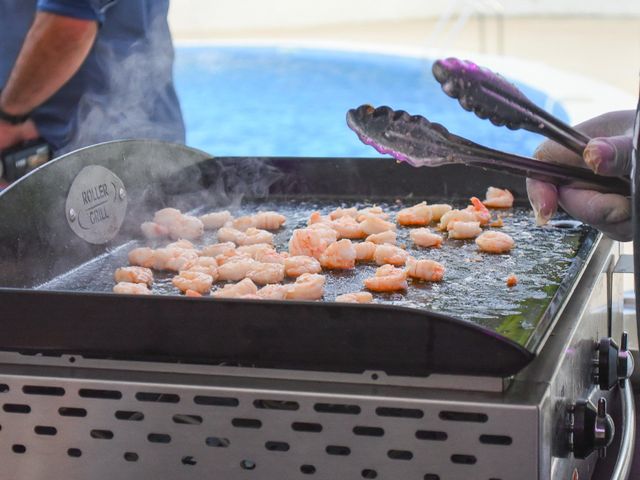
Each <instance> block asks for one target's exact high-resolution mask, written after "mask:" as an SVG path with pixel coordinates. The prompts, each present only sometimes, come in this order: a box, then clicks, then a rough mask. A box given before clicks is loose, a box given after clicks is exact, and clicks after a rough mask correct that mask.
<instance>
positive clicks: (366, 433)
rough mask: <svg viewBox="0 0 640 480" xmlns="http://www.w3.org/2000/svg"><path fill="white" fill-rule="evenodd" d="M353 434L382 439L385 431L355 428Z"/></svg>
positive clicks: (373, 428)
mask: <svg viewBox="0 0 640 480" xmlns="http://www.w3.org/2000/svg"><path fill="white" fill-rule="evenodd" d="M353 433H354V434H356V435H361V436H365V437H382V436H383V435H384V430H383V429H382V428H380V427H353Z"/></svg>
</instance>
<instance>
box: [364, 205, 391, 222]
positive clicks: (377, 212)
mask: <svg viewBox="0 0 640 480" xmlns="http://www.w3.org/2000/svg"><path fill="white" fill-rule="evenodd" d="M371 217H374V218H381V219H382V220H386V219H387V218H389V214H388V213H386V212H384V211H383V210H382V208H380V207H375V206H374V207H369V208H363V209H362V210H358V216H357V217H356V220H358V221H359V222H363V221H365V220H366V219H367V218H371Z"/></svg>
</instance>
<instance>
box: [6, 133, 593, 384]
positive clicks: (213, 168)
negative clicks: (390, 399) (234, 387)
mask: <svg viewBox="0 0 640 480" xmlns="http://www.w3.org/2000/svg"><path fill="white" fill-rule="evenodd" d="M87 165H100V166H103V167H105V168H107V169H109V170H110V171H111V172H113V173H115V174H116V175H117V176H118V177H119V178H120V179H121V180H122V182H123V184H124V186H125V187H126V196H127V198H128V202H129V206H128V210H127V213H126V217H125V218H124V223H123V224H122V227H121V228H120V230H119V232H118V234H117V235H116V236H115V237H114V238H113V239H112V240H110V241H109V242H107V243H106V244H103V245H95V244H89V243H87V242H86V241H85V240H83V239H81V238H79V237H78V236H76V235H75V233H74V232H73V231H72V230H71V228H70V223H69V219H68V216H69V212H68V210H67V207H65V201H66V199H67V195H68V193H69V188H70V185H71V183H72V182H73V180H74V178H75V177H76V175H78V173H79V172H80V171H82V169H83V168H84V167H86V166H87ZM490 185H496V186H501V187H505V188H509V189H510V190H512V191H513V192H514V193H515V196H516V198H520V199H523V198H525V193H524V183H523V182H522V180H521V179H520V178H516V177H513V176H510V175H506V174H505V175H502V174H500V173H496V172H487V171H483V170H481V169H475V168H469V167H463V166H450V167H442V168H438V169H414V168H411V167H408V166H405V165H396V164H395V163H394V162H392V161H389V160H387V159H328V158H324V159H314V158H216V159H209V158H207V156H206V155H205V154H203V153H202V152H197V151H194V150H191V149H187V148H185V147H181V146H177V145H170V144H165V143H162V142H151V141H124V142H111V143H107V144H102V145H97V146H94V147H89V148H87V149H84V150H80V151H78V152H74V153H73V154H70V155H67V156H65V157H62V158H60V159H58V160H57V161H54V162H51V163H49V164H48V165H46V166H45V167H43V168H41V169H39V170H36V171H35V172H33V173H32V174H31V175H29V176H28V177H25V178H24V179H23V180H21V181H20V182H18V183H17V184H15V185H14V186H12V187H10V188H9V189H8V190H6V191H5V192H4V193H3V194H2V195H0V263H1V265H0V266H1V268H0V295H1V296H2V302H3V305H4V308H5V312H6V313H7V315H6V316H5V317H4V319H3V321H2V322H0V339H2V340H0V349H4V350H14V351H15V350H17V351H21V352H27V353H47V354H62V353H70V354H79V355H85V356H93V357H109V358H126V359H145V360H163V361H181V362H203V363H214V364H234V365H242V366H254V367H264V368H281V369H295V370H320V371H337V372H362V371H366V370H380V371H384V372H386V373H387V374H389V375H401V376H416V375H417V376H424V375H429V374H431V373H451V374H465V375H484V376H503V377H504V376H508V375H512V374H514V373H516V372H517V371H519V370H520V369H522V368H523V367H524V366H525V365H526V364H528V363H529V362H530V361H531V359H532V358H533V356H534V354H533V353H532V352H535V351H537V350H538V349H539V348H540V346H541V342H542V340H543V338H544V336H545V333H546V332H547V330H548V328H549V327H550V326H551V325H552V324H553V323H554V321H555V319H556V318H557V316H558V314H559V312H560V311H561V309H562V306H563V304H564V302H565V300H566V299H567V296H568V295H570V294H571V290H572V288H573V285H574V284H575V282H576V281H577V279H578V278H579V276H580V274H581V272H582V271H583V268H584V266H585V263H586V262H587V261H588V258H589V255H590V254H591V252H592V248H593V246H594V243H597V238H598V237H597V234H596V233H595V231H593V230H591V229H588V228H586V227H585V228H583V227H576V228H549V229H536V228H534V226H533V222H532V219H531V218H530V217H529V214H528V212H527V210H526V209H523V208H516V209H514V210H513V212H511V213H512V216H507V217H506V218H505V227H504V230H505V231H506V232H508V233H510V234H512V235H513V236H514V238H515V240H516V244H517V247H516V250H515V251H514V252H513V253H512V254H511V255H509V256H502V255H497V256H486V255H482V257H483V259H482V261H481V262H475V261H474V260H475V259H476V258H478V257H479V256H480V255H478V253H477V252H476V250H475V245H474V244H473V243H472V242H469V243H464V242H457V241H447V242H445V246H444V247H443V248H442V249H441V250H428V251H426V252H422V251H421V252H419V256H423V257H428V258H435V259H439V260H442V261H443V263H445V265H446V267H447V269H448V270H447V273H446V276H445V279H446V280H445V282H444V283H443V284H441V285H428V284H427V285H420V286H418V287H415V286H412V288H411V289H410V291H409V294H408V295H407V296H406V297H400V296H397V295H395V294H391V295H380V296H377V300H378V301H380V302H382V303H381V304H376V305H347V304H339V303H335V302H278V301H269V302H267V301H265V302H257V301H242V300H230V299H228V300H217V299H202V300H199V301H194V300H193V299H189V298H181V297H177V296H151V297H144V298H143V297H129V296H116V295H113V294H111V293H103V292H105V291H110V290H111V288H112V286H113V283H112V274H113V270H114V269H115V268H117V267H118V266H122V265H126V263H127V262H126V253H127V252H128V250H129V249H130V248H133V247H134V246H136V242H132V241H131V239H132V238H139V235H140V234H139V225H140V223H141V222H142V221H145V220H148V219H150V218H151V216H152V214H153V212H154V211H156V210H158V209H159V208H163V207H165V206H172V207H175V208H179V209H180V210H182V211H194V210H196V209H198V208H200V209H202V211H206V210H210V209H212V208H227V207H228V206H229V205H231V206H232V207H233V206H234V205H235V206H237V205H240V208H239V210H237V212H238V213H242V212H243V211H246V212H249V211H255V210H256V207H257V206H258V205H259V206H260V208H262V209H274V210H278V211H280V212H282V213H283V214H285V215H286V216H287V217H288V219H289V221H288V226H287V229H286V230H284V231H282V232H280V233H279V234H278V237H277V243H278V244H279V246H280V247H282V245H283V242H284V241H285V239H288V238H289V235H290V231H291V229H293V228H294V227H297V226H300V225H302V224H303V223H305V222H306V219H307V218H308V215H309V213H310V212H311V211H313V210H316V209H318V208H319V209H321V210H323V211H325V212H327V211H328V210H330V209H333V208H335V207H336V206H339V205H345V206H352V205H358V206H365V205H371V204H372V203H378V204H381V205H383V206H385V207H388V208H389V210H391V211H396V210H397V209H399V208H401V207H402V206H407V205H412V204H414V203H417V202H418V201H419V200H420V199H422V198H424V197H425V192H428V193H429V195H428V196H427V197H426V198H427V199H428V200H431V201H448V202H451V203H453V204H454V205H456V206H464V205H467V204H468V199H469V197H470V196H471V195H478V194H479V193H480V194H481V193H482V192H483V191H484V189H486V187H488V186H490ZM88 187H89V186H88ZM240 200H241V201H240ZM398 200H399V201H400V204H398V203H396V202H397V201H398ZM232 210H233V208H232ZM408 232H409V229H404V228H401V229H399V233H400V237H401V239H402V240H401V241H402V243H405V244H406V245H407V246H408V247H409V249H412V248H413V247H412V245H411V242H409V241H408V239H407V237H408ZM412 253H417V252H415V251H412ZM485 257H486V258H485ZM572 257H573V260H572ZM478 267H480V268H478ZM374 269H375V266H373V265H368V266H364V267H360V268H358V269H356V271H355V272H343V273H341V274H332V275H330V277H329V285H328V288H327V295H326V298H327V299H329V300H332V299H333V298H334V297H335V295H337V294H339V293H343V292H344V291H354V290H360V289H361V286H362V279H363V278H364V277H365V276H368V275H369V274H370V273H371V272H373V270H374ZM509 273H515V274H516V275H518V277H519V279H520V285H519V286H518V287H516V289H515V290H509V289H507V287H506V285H505V280H506V276H507V275H508V274H509ZM159 286H160V289H165V288H166V287H168V286H167V280H166V279H165V280H164V281H163V280H162V279H161V280H160V281H159ZM37 287H40V288H38V289H37ZM166 289H167V290H171V289H170V288H166ZM70 290H72V291H70ZM554 291H555V294H554ZM173 292H175V291H173ZM175 293H177V292H175ZM18 325H19V327H18ZM505 335H506V336H505ZM507 337H509V338H507ZM525 347H526V348H525Z"/></svg>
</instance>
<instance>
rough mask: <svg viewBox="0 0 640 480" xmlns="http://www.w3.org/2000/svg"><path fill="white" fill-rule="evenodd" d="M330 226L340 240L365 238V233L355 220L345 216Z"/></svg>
mask: <svg viewBox="0 0 640 480" xmlns="http://www.w3.org/2000/svg"><path fill="white" fill-rule="evenodd" d="M329 226H330V227H331V228H332V229H333V230H335V231H336V232H337V233H338V238H350V239H356V238H363V237H365V233H364V231H363V230H362V227H361V225H360V224H359V223H358V222H357V221H356V219H355V218H353V217H350V216H348V215H345V216H343V217H340V218H338V219H337V220H333V221H332V222H331V223H330V224H329Z"/></svg>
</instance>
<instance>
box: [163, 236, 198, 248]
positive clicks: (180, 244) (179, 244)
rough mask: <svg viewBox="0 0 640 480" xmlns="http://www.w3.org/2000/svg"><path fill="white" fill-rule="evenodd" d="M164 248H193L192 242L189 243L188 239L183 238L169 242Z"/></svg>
mask: <svg viewBox="0 0 640 480" xmlns="http://www.w3.org/2000/svg"><path fill="white" fill-rule="evenodd" d="M164 248H183V249H185V250H195V247H194V246H193V243H191V242H190V241H189V240H185V239H184V238H182V239H180V240H178V241H176V242H173V243H170V244H169V245H167V246H166V247H164Z"/></svg>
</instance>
